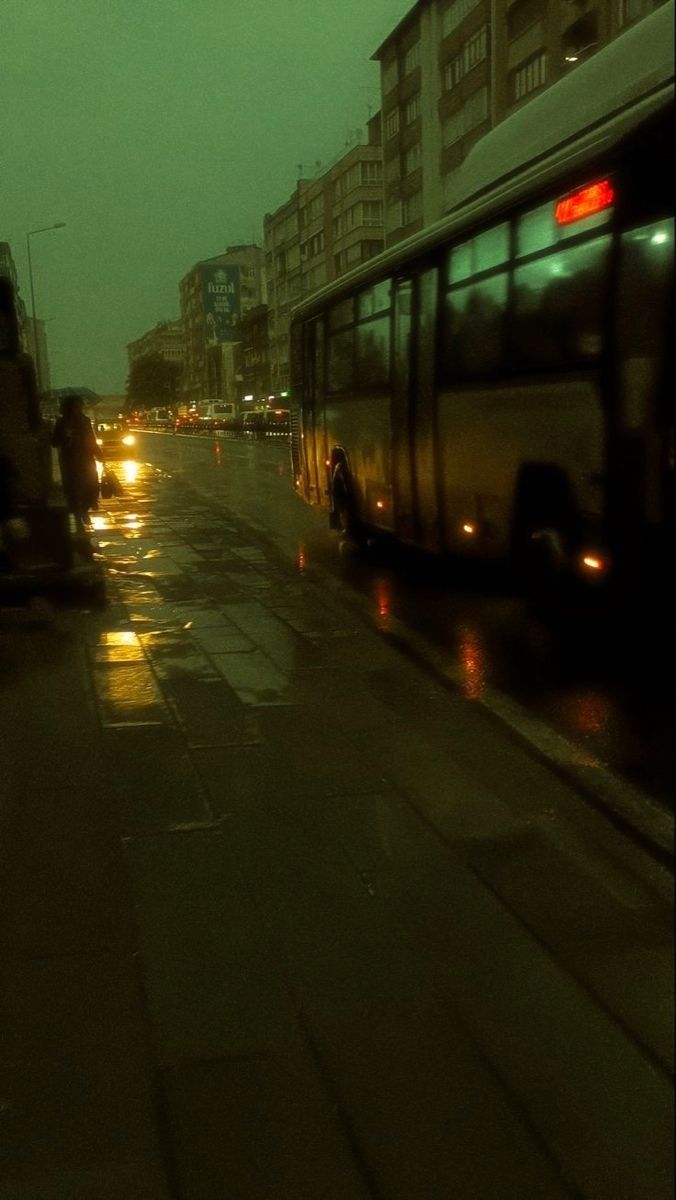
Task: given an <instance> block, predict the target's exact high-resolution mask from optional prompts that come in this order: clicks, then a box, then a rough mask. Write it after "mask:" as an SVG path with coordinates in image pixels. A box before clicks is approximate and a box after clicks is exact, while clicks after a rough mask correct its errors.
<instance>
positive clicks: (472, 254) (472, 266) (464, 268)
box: [448, 221, 509, 283]
mask: <svg viewBox="0 0 676 1200" xmlns="http://www.w3.org/2000/svg"><path fill="white" fill-rule="evenodd" d="M508 258H509V224H508V222H506V221H505V222H504V223H503V224H502V225H495V226H494V227H493V229H486V230H485V232H484V233H479V234H477V236H476V237H474V238H472V240H471V241H469V242H462V243H461V244H460V245H459V246H454V248H453V249H452V250H451V253H450V256H449V270H448V282H449V283H459V282H460V281H461V280H463V279H469V277H470V276H471V275H478V274H479V272H480V271H489V270H490V269H491V267H499V266H501V265H502V263H504V262H506V261H507V259H508Z"/></svg>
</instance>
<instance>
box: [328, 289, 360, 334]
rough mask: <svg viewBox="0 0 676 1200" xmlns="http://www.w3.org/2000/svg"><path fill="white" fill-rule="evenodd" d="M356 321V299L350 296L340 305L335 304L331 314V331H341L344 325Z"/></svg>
mask: <svg viewBox="0 0 676 1200" xmlns="http://www.w3.org/2000/svg"><path fill="white" fill-rule="evenodd" d="M353 320H354V297H352V296H350V297H348V299H347V300H341V302H340V304H334V306H333V308H332V309H331V311H330V312H329V329H341V328H342V327H343V326H344V325H350V324H351V323H352V321H353Z"/></svg>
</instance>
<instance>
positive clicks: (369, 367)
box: [357, 316, 390, 387]
mask: <svg viewBox="0 0 676 1200" xmlns="http://www.w3.org/2000/svg"><path fill="white" fill-rule="evenodd" d="M389 381H390V318H389V316H385V317H376V318H375V319H373V320H371V321H366V322H364V324H362V325H358V326H357V383H358V384H359V385H360V386H370V387H387V385H388V383H389Z"/></svg>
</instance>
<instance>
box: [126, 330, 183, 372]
mask: <svg viewBox="0 0 676 1200" xmlns="http://www.w3.org/2000/svg"><path fill="white" fill-rule="evenodd" d="M156 354H159V355H160V357H161V358H164V359H166V361H167V362H177V363H183V362H184V360H185V337H184V333H183V323H182V321H180V320H179V321H158V323H157V325H155V326H154V328H153V329H149V330H148V332H147V333H143V334H141V336H140V337H139V338H136V340H135V341H133V342H128V343H127V360H128V362H129V367H130V369H131V366H132V363H135V362H136V361H137V360H138V359H139V358H146V357H148V356H149V355H156Z"/></svg>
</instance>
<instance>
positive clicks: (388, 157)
mask: <svg viewBox="0 0 676 1200" xmlns="http://www.w3.org/2000/svg"><path fill="white" fill-rule="evenodd" d="M663 2H664V0H418V2H417V3H416V4H414V5H413V7H412V8H411V9H410V11H409V12H408V13H407V14H406V16H405V17H404V18H403V19H402V20H401V21H400V22H399V24H398V25H397V26H396V28H395V29H394V30H393V31H392V33H391V34H389V35H388V37H387V38H386V39H385V41H384V42H383V43H382V44H381V45H380V46H379V47H378V49H377V50H376V52H375V54H374V55H373V58H374V59H375V60H376V61H378V62H379V63H380V81H381V105H382V119H383V162H384V187H385V238H386V242H387V244H388V245H390V244H392V243H393V242H396V241H398V240H400V239H401V238H404V237H408V236H409V235H410V234H412V233H415V232H416V231H417V230H419V229H421V228H423V227H424V226H425V225H428V224H430V223H431V222H432V221H435V220H437V219H438V218H439V217H440V216H442V215H443V212H444V209H445V203H444V196H445V192H446V188H447V186H448V179H449V176H451V175H452V172H453V171H454V170H455V169H456V168H457V167H458V166H459V165H460V163H461V162H462V161H463V159H464V158H465V157H466V155H467V153H468V151H469V150H470V149H471V147H472V146H473V145H474V143H475V142H476V141H477V140H478V139H479V138H481V137H483V135H484V134H485V133H487V132H488V130H489V129H490V128H491V127H492V126H494V125H496V124H498V123H499V122H500V121H502V120H503V119H504V118H505V117H507V116H510V115H511V113H512V112H514V111H516V109H517V108H518V107H520V106H521V105H522V104H524V103H527V102H528V100H529V99H530V98H531V97H532V96H533V95H535V94H537V93H538V92H540V91H541V90H543V89H544V88H546V87H548V86H550V85H551V84H552V83H555V82H556V80H557V79H560V78H561V77H562V75H564V74H565V73H566V72H568V71H571V70H574V69H575V64H576V63H578V62H580V61H581V60H582V59H584V58H586V57H588V56H589V55H591V54H594V53H595V52H596V51H597V50H599V49H600V48H601V47H602V46H604V45H606V43H607V42H609V41H611V40H612V39H613V38H615V37H618V36H620V35H621V34H622V33H623V31H624V30H625V29H626V28H627V27H628V26H629V25H632V24H634V23H635V22H636V21H638V20H641V19H642V18H643V17H645V16H647V15H648V14H649V13H650V12H652V11H653V10H654V9H655V8H657V7H658V6H659V5H660V4H661V3H663Z"/></svg>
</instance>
